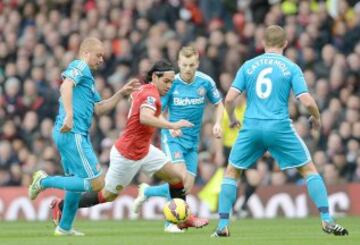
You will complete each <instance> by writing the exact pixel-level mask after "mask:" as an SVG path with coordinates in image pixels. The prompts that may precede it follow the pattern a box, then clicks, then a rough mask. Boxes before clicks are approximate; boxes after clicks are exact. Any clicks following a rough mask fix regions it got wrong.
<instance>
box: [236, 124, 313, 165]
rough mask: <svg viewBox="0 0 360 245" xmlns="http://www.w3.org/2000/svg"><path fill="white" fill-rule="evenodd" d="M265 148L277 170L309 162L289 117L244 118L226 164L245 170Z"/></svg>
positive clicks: (307, 153)
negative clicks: (273, 160) (273, 118)
mask: <svg viewBox="0 0 360 245" xmlns="http://www.w3.org/2000/svg"><path fill="white" fill-rule="evenodd" d="M266 151H269V152H270V154H271V155H272V157H273V158H274V159H275V160H276V161H277V163H278V164H279V166H280V168H281V169H288V168H296V167H300V166H303V165H305V164H307V163H309V162H310V161H311V156H310V153H309V150H308V148H307V147H306V145H305V143H304V141H303V140H302V139H301V138H300V136H299V135H298V134H297V132H296V131H295V129H294V128H293V126H292V123H291V121H290V120H257V119H248V118H247V119H245V120H244V125H243V127H242V128H241V130H240V133H239V136H238V138H237V139H236V142H235V144H234V146H233V148H232V149H231V152H230V157H229V163H230V164H231V165H233V166H234V167H235V168H239V169H248V168H250V167H251V165H252V164H254V163H255V162H256V161H257V160H258V159H259V158H260V157H262V156H263V155H264V153H265V152H266Z"/></svg>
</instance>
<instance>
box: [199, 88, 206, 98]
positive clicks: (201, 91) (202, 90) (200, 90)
mask: <svg viewBox="0 0 360 245" xmlns="http://www.w3.org/2000/svg"><path fill="white" fill-rule="evenodd" d="M197 93H198V95H200V96H204V95H205V89H204V87H200V88H198V90H197Z"/></svg>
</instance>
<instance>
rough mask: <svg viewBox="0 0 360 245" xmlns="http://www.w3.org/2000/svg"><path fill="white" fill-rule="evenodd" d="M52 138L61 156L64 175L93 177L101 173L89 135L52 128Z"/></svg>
mask: <svg viewBox="0 0 360 245" xmlns="http://www.w3.org/2000/svg"><path fill="white" fill-rule="evenodd" d="M53 139H54V142H55V144H56V147H57V149H58V151H59V153H60V156H61V163H62V166H63V168H64V172H65V175H74V176H78V177H81V178H85V179H94V178H96V177H98V176H99V175H101V168H100V165H99V164H98V162H99V161H98V159H97V158H96V155H95V152H94V149H93V147H92V145H91V143H90V137H89V136H85V135H81V134H75V133H71V132H69V133H60V132H59V131H58V130H57V129H54V130H53Z"/></svg>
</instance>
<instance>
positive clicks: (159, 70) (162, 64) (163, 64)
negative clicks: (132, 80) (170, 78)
mask: <svg viewBox="0 0 360 245" xmlns="http://www.w3.org/2000/svg"><path fill="white" fill-rule="evenodd" d="M167 71H174V72H175V68H174V66H173V65H172V64H171V63H170V62H169V61H167V60H160V61H158V62H156V63H155V64H154V65H153V66H152V67H151V69H150V70H149V71H148V72H147V74H146V79H145V83H150V82H151V80H152V75H153V74H154V73H155V74H156V75H157V76H158V77H161V76H162V75H163V74H164V72H167Z"/></svg>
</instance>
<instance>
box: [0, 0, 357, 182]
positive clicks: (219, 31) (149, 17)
mask: <svg viewBox="0 0 360 245" xmlns="http://www.w3.org/2000/svg"><path fill="white" fill-rule="evenodd" d="M329 2H331V1H329ZM356 2H357V1H351V0H348V1H346V0H338V1H335V3H336V4H327V3H326V1H320V0H319V1H316V0H312V1H305V0H300V1H294V0H285V1H280V0H252V1H250V0H241V1H240V0H238V1H236V0H222V1H218V0H182V1H180V0H170V1H165V0H138V1H132V0H109V1H108V0H74V1H71V0H54V1H44V0H34V1H23V0H10V1H1V2H0V186H12V185H15V186H16V185H24V186H26V185H28V184H29V181H30V178H31V177H30V176H31V173H32V172H33V171H35V170H36V169H38V168H42V169H45V170H46V171H47V172H49V173H50V174H56V173H59V171H60V169H61V167H60V159H59V156H58V153H57V152H56V149H55V148H54V144H53V143H52V140H51V129H52V126H53V124H54V118H55V115H56V112H57V100H58V97H59V91H58V89H59V85H60V83H61V76H60V74H61V71H62V70H63V69H64V68H65V67H66V66H67V65H68V63H69V62H70V61H71V60H72V59H73V58H74V57H76V55H77V51H78V48H79V44H80V42H81V40H82V39H83V38H84V37H87V36H95V37H98V38H100V39H101V40H103V41H104V44H105V58H106V66H104V67H103V68H102V69H101V70H100V71H99V72H97V73H96V74H95V76H96V79H97V84H96V86H97V89H98V91H99V92H100V94H101V95H102V97H103V98H108V97H109V96H111V94H112V93H114V91H116V90H117V89H119V88H120V87H121V86H122V85H123V84H124V83H125V82H126V81H127V80H128V79H129V78H130V77H139V78H143V77H144V74H145V72H146V71H147V70H148V69H149V67H150V66H151V63H153V62H155V61H157V60H159V59H160V58H162V57H165V58H167V59H169V60H170V61H172V62H173V63H176V59H177V52H178V50H179V49H180V48H181V46H182V45H189V44H191V45H194V46H195V47H196V48H197V49H198V50H199V52H200V55H201V56H200V60H201V64H200V70H201V71H203V72H205V73H207V74H209V75H210V76H211V77H212V78H213V79H214V80H215V81H216V82H217V85H218V88H219V89H220V90H221V91H222V93H223V94H226V92H227V90H228V88H229V86H230V84H231V82H232V80H233V78H234V76H235V73H236V71H237V69H238V68H239V67H240V66H241V64H242V63H243V62H244V61H246V60H247V59H249V58H252V57H254V56H256V55H258V54H261V53H262V52H263V47H262V43H261V40H262V39H263V36H264V27H265V26H266V25H270V24H279V25H281V26H283V27H284V28H285V30H286V31H287V35H288V39H289V47H288V48H287V50H286V52H285V55H286V56H287V57H288V58H289V59H291V60H293V61H294V62H296V63H298V64H299V65H300V67H301V68H302V69H303V70H304V74H305V78H306V80H307V83H308V86H309V90H310V91H311V92H312V93H313V95H314V97H315V98H316V101H317V103H318V105H319V107H320V109H321V114H322V115H321V117H322V122H323V127H322V129H321V132H320V134H319V135H316V134H312V132H311V131H310V127H309V125H308V124H307V116H308V115H307V114H306V113H305V110H304V108H302V107H299V105H298V104H297V103H296V101H295V99H294V98H291V103H290V105H289V111H290V115H291V117H292V119H293V120H294V126H295V127H296V129H297V130H298V133H299V135H300V136H301V137H303V139H304V141H305V142H306V143H307V144H308V146H309V148H310V150H311V152H312V153H313V158H314V161H315V163H316V164H317V166H318V167H319V170H320V172H321V174H322V175H323V176H324V178H325V180H326V182H327V183H328V184H337V183H343V182H351V181H360V143H359V142H360V115H359V109H360V97H359V95H360V89H359V84H360V82H359V81H360V3H356ZM128 108H129V105H128V102H127V101H126V100H123V101H121V102H120V103H119V104H118V106H117V108H116V110H114V111H113V113H112V114H111V115H106V116H101V117H99V118H96V120H94V123H93V127H92V129H91V136H92V142H93V145H94V147H95V149H96V151H97V152H98V158H99V161H100V163H101V165H102V166H103V167H104V168H105V169H106V168H107V166H108V164H109V150H110V147H111V145H112V142H113V141H114V139H115V138H116V137H117V136H118V135H119V134H120V133H121V131H122V129H123V128H124V125H125V123H126V119H127V111H128ZM204 120H205V123H204V127H203V131H202V134H201V135H202V137H201V145H200V151H201V154H200V155H199V161H200V165H199V176H198V179H197V181H196V183H197V184H198V185H203V184H204V183H206V182H207V181H208V180H209V179H210V177H211V175H212V174H213V173H214V172H215V168H216V166H215V164H213V162H214V159H213V156H214V152H215V151H216V149H214V144H213V138H212V136H211V123H212V122H211V120H212V117H211V108H209V109H208V110H207V112H206V114H205V116H204ZM258 169H259V172H260V175H261V176H262V178H261V179H262V185H269V184H272V185H282V184H285V183H301V179H300V177H299V176H298V175H297V174H296V173H294V172H293V171H287V172H284V173H281V172H279V171H278V168H277V167H276V164H274V162H273V160H272V158H271V157H269V156H265V157H263V158H262V159H260V160H259V161H258ZM137 180H138V181H151V180H149V179H147V178H146V177H145V176H143V175H139V176H138V179H137Z"/></svg>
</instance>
